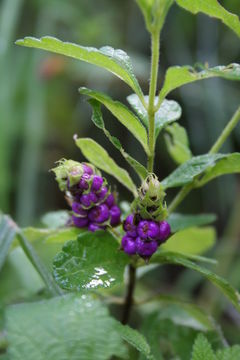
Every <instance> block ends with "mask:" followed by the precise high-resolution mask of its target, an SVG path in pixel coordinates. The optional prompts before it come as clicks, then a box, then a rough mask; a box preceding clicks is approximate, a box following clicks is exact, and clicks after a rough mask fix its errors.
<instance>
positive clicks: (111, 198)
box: [105, 194, 115, 208]
mask: <svg viewBox="0 0 240 360" xmlns="http://www.w3.org/2000/svg"><path fill="white" fill-rule="evenodd" d="M105 204H106V205H107V206H108V207H109V208H111V207H112V206H113V205H115V198H114V195H113V194H109V195H108V197H107V198H106V200H105Z"/></svg>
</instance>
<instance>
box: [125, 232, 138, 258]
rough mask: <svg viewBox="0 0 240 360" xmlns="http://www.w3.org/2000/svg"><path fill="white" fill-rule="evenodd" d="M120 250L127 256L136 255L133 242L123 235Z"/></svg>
mask: <svg viewBox="0 0 240 360" xmlns="http://www.w3.org/2000/svg"><path fill="white" fill-rule="evenodd" d="M122 248H123V250H124V252H125V253H126V254H128V255H134V254H136V250H137V248H136V243H135V240H134V239H133V238H131V237H130V236H127V235H125V236H124V237H123V238H122Z"/></svg>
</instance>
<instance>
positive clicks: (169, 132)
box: [165, 124, 192, 164]
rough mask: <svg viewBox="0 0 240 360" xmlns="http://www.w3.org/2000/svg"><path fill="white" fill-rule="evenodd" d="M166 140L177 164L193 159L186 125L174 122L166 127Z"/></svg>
mask: <svg viewBox="0 0 240 360" xmlns="http://www.w3.org/2000/svg"><path fill="white" fill-rule="evenodd" d="M165 130H166V134H165V141H166V145H167V149H168V152H169V154H170V155H171V157H172V159H173V160H174V161H175V162H176V163H177V164H182V163H184V162H185V161H187V160H189V159H191V157H192V153H191V150H190V148H189V140H188V135H187V132H186V130H185V129H184V127H182V126H180V125H178V124H173V125H171V126H168V127H166V129H165Z"/></svg>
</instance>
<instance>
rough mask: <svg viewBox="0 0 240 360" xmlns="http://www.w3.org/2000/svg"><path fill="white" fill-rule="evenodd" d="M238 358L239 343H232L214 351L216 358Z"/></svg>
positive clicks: (222, 359) (217, 359)
mask: <svg viewBox="0 0 240 360" xmlns="http://www.w3.org/2000/svg"><path fill="white" fill-rule="evenodd" d="M239 359H240V345H234V346H232V347H228V348H225V349H222V350H218V351H217V353H216V360H239Z"/></svg>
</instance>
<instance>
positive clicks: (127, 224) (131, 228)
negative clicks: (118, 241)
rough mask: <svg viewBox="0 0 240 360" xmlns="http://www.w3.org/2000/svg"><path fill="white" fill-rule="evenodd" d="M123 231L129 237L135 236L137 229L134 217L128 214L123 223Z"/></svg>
mask: <svg viewBox="0 0 240 360" xmlns="http://www.w3.org/2000/svg"><path fill="white" fill-rule="evenodd" d="M123 229H124V230H125V231H126V232H127V234H128V235H129V236H132V237H136V236H137V227H136V225H135V224H134V215H133V214H130V215H128V217H127V218H126V220H125V221H124V223H123Z"/></svg>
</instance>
